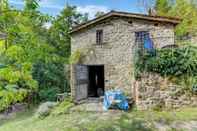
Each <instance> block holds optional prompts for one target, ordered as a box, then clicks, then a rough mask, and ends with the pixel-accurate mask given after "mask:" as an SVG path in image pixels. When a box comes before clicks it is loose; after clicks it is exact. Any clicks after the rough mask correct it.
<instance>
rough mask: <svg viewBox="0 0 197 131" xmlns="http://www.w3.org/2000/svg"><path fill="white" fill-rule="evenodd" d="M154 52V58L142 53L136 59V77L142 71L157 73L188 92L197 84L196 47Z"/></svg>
mask: <svg viewBox="0 0 197 131" xmlns="http://www.w3.org/2000/svg"><path fill="white" fill-rule="evenodd" d="M156 52H157V53H156V55H155V56H152V55H150V54H149V53H144V54H141V55H140V56H139V57H137V58H138V60H136V63H135V64H136V65H135V66H136V71H137V75H140V72H143V71H146V72H154V73H158V74H160V75H162V76H165V77H169V78H171V79H173V80H174V82H176V83H177V84H183V86H184V87H187V88H188V89H190V90H191V89H192V87H193V86H194V85H196V84H197V47H196V46H183V47H179V48H166V49H158V50H157V51H156Z"/></svg>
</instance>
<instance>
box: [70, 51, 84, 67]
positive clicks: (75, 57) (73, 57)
mask: <svg viewBox="0 0 197 131" xmlns="http://www.w3.org/2000/svg"><path fill="white" fill-rule="evenodd" d="M81 57H82V53H81V51H80V50H76V51H75V52H74V53H72V54H71V56H70V58H69V63H70V64H77V63H78V62H79V61H80V59H81Z"/></svg>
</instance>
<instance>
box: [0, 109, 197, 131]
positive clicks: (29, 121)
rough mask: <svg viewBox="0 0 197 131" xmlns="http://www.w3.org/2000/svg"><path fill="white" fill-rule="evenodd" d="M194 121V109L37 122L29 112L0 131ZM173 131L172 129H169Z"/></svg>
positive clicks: (148, 130) (112, 130)
mask: <svg viewBox="0 0 197 131" xmlns="http://www.w3.org/2000/svg"><path fill="white" fill-rule="evenodd" d="M160 121H162V122H163V123H164V124H167V125H168V124H170V123H172V122H173V121H197V108H185V109H181V110H179V111H162V112H155V111H130V112H119V111H109V112H104V113H101V112H72V113H68V114H62V115H57V116H49V117H46V118H45V119H43V120H41V119H38V118H36V117H35V116H34V113H33V111H32V110H31V111H27V112H21V113H18V114H16V115H15V116H13V117H12V118H11V119H9V120H4V121H0V131H135V130H136V131H152V130H156V129H155V127H154V126H153V123H154V122H160ZM172 130H174V129H172Z"/></svg>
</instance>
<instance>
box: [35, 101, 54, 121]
mask: <svg viewBox="0 0 197 131" xmlns="http://www.w3.org/2000/svg"><path fill="white" fill-rule="evenodd" d="M55 106H57V103H56V102H45V103H43V104H41V105H40V106H39V108H38V110H37V111H36V114H35V115H36V117H38V118H40V119H44V118H45V117H47V116H48V115H49V114H50V112H51V110H52V108H54V107H55Z"/></svg>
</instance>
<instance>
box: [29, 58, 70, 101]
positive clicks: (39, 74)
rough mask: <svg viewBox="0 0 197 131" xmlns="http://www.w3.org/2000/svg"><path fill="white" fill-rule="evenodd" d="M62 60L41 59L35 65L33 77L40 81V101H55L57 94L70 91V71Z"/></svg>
mask: <svg viewBox="0 0 197 131" xmlns="http://www.w3.org/2000/svg"><path fill="white" fill-rule="evenodd" d="M66 68H69V67H65V65H64V64H62V63H61V62H44V61H39V62H37V63H35V64H34V65H33V73H32V74H33V78H34V79H35V80H37V81H38V84H39V88H38V95H39V101H55V100H56V99H57V94H59V93H64V92H69V91H70V87H69V71H67V72H66V71H65V70H66Z"/></svg>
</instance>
